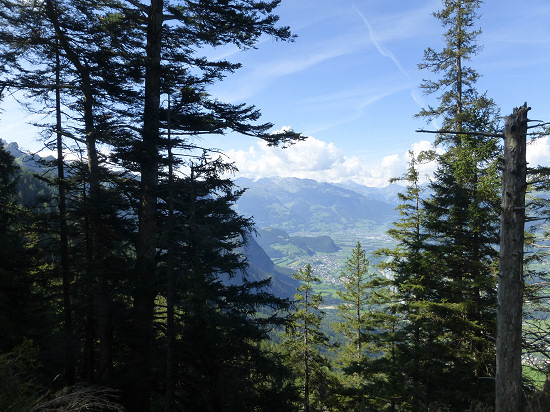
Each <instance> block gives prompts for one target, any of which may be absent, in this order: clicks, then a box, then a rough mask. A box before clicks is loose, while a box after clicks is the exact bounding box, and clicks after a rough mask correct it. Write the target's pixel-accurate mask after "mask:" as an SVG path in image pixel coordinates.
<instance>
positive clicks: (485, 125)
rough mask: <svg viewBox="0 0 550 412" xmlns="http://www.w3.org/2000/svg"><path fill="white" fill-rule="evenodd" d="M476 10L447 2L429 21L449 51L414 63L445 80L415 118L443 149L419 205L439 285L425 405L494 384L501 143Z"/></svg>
mask: <svg viewBox="0 0 550 412" xmlns="http://www.w3.org/2000/svg"><path fill="white" fill-rule="evenodd" d="M479 5H480V1H479V0H461V1H458V2H457V1H450V0H448V1H447V0H446V1H444V2H443V9H442V10H440V11H439V12H437V13H435V14H434V15H435V16H436V17H437V18H438V19H440V20H441V22H442V24H443V26H444V27H446V28H447V29H448V30H447V32H446V33H445V41H446V46H445V48H444V49H443V50H442V51H440V52H436V51H434V50H432V49H427V51H426V52H425V56H424V63H422V64H420V65H419V67H420V68H421V69H430V70H431V71H432V72H434V73H436V74H438V75H440V76H441V77H440V78H439V79H438V80H435V81H429V80H425V81H424V83H423V84H422V87H423V88H424V90H425V91H426V92H427V93H428V94H432V93H437V92H442V93H441V95H439V96H438V101H439V105H438V106H437V107H435V108H434V107H429V108H427V109H424V110H422V111H421V112H420V113H419V114H418V116H421V117H425V118H427V119H428V120H434V119H438V120H441V123H442V132H441V133H440V134H439V135H438V138H437V139H436V144H443V145H444V146H445V148H446V152H445V153H444V154H443V155H441V156H439V157H438V159H437V160H438V168H437V171H436V173H435V176H434V178H433V180H432V183H431V184H430V190H431V192H432V195H431V196H430V198H428V199H426V200H425V201H424V202H423V204H422V207H423V208H424V210H425V212H424V213H425V214H424V217H425V218H424V219H425V220H424V224H423V227H424V230H425V231H426V232H427V233H428V234H429V239H427V242H426V243H425V245H424V247H425V249H426V256H427V257H428V259H429V261H430V263H429V266H428V267H426V268H425V270H426V273H425V274H424V276H428V277H429V278H430V279H432V282H434V284H435V285H436V287H434V288H433V290H432V291H433V295H432V296H427V297H426V299H425V303H424V305H425V307H426V309H427V310H428V312H429V313H430V316H431V317H432V318H433V319H437V320H438V321H437V322H432V323H431V324H430V325H429V328H430V329H431V330H432V332H431V333H434V334H435V335H434V336H433V337H432V342H433V344H434V347H435V349H437V355H436V358H437V360H438V362H437V364H435V365H433V366H434V367H433V373H431V374H430V379H431V380H432V381H434V380H435V381H437V387H433V391H432V392H431V393H430V394H429V395H428V399H427V401H426V404H427V405H429V404H432V405H444V404H451V405H453V407H459V405H469V404H470V403H471V402H473V401H478V402H487V403H491V402H492V395H491V391H492V389H491V386H490V385H485V386H486V388H485V390H484V391H481V392H480V391H479V388H480V387H481V386H480V385H484V384H485V383H487V382H489V380H490V378H491V377H492V376H494V356H495V354H494V351H495V349H494V343H493V336H494V334H495V320H494V307H495V304H496V301H495V298H496V296H495V284H496V276H495V275H496V271H495V265H494V262H495V260H496V257H497V254H496V247H497V244H498V210H499V206H498V205H499V193H498V192H499V189H498V188H499V183H498V165H497V158H498V154H499V153H500V147H499V142H498V140H497V138H492V137H487V135H485V134H484V133H488V134H490V133H494V132H495V129H496V119H497V110H496V108H495V105H494V103H493V102H492V101H491V100H490V99H488V98H487V97H486V96H485V95H480V94H479V93H478V92H477V90H476V89H475V82H476V80H477V78H478V77H479V75H478V74H477V72H476V71H475V70H473V69H472V68H470V67H468V66H466V62H467V61H468V60H469V59H470V58H471V57H472V56H473V55H475V54H476V53H477V51H478V46H477V44H476V38H477V36H478V35H479V34H480V30H477V29H474V28H473V27H474V26H475V24H476V21H477V14H476V11H477V9H478V7H479ZM446 131H447V132H449V133H445V132H446ZM461 132H462V133H461ZM451 342H452V344H451ZM485 386H484V387H485Z"/></svg>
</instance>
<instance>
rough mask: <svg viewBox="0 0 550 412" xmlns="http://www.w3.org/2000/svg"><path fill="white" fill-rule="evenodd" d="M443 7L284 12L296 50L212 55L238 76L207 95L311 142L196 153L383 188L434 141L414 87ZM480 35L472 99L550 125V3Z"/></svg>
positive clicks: (541, 156) (3, 128)
mask: <svg viewBox="0 0 550 412" xmlns="http://www.w3.org/2000/svg"><path fill="white" fill-rule="evenodd" d="M440 7H441V1H440V0H355V1H351V0H283V1H282V3H281V6H280V7H279V8H278V9H277V11H278V14H279V15H280V17H281V24H284V25H289V26H290V27H291V29H292V31H293V32H294V33H295V34H297V35H298V37H297V39H296V40H295V42H293V43H286V42H276V41H273V40H272V39H270V38H265V39H263V40H262V41H261V42H260V43H259V44H258V45H257V46H258V47H257V49H256V50H249V51H245V52H241V51H238V50H236V49H234V48H224V49H219V50H214V51H210V52H209V54H210V55H211V56H215V57H224V58H228V59H229V60H231V61H235V62H241V63H242V64H243V67H242V68H241V69H240V70H238V71H237V72H236V73H234V74H233V75H231V76H229V77H228V78H227V79H225V80H224V81H223V82H222V83H220V84H217V85H216V86H215V87H213V88H212V90H211V91H212V94H213V95H214V96H216V97H217V98H219V99H220V100H222V101H227V102H232V103H241V102H246V103H250V104H254V105H256V106H257V107H258V108H259V109H260V110H261V111H262V114H263V120H265V121H269V122H272V123H274V125H275V129H281V128H283V127H290V128H292V129H294V130H296V131H300V132H302V133H304V134H305V135H308V136H311V138H310V139H308V140H307V141H306V142H303V143H300V144H297V145H295V146H293V147H291V148H289V149H285V150H282V149H270V148H267V147H266V146H265V145H263V144H261V143H259V142H257V141H255V140H254V139H252V138H249V137H239V136H234V135H228V136H223V137H211V138H205V141H204V142H203V144H204V145H206V146H210V147H217V148H220V149H222V150H223V151H225V152H226V153H227V154H228V156H229V158H230V159H231V160H233V161H235V162H236V165H237V166H238V167H239V169H240V173H241V174H242V175H244V176H247V177H257V178H259V177H263V176H270V175H278V176H297V177H309V178H315V179H318V180H328V181H342V180H353V181H356V182H358V183H363V184H367V185H370V186H385V185H386V184H387V181H388V179H389V178H390V177H393V176H397V175H400V174H402V172H403V171H404V169H405V165H406V153H407V151H408V150H410V149H415V150H419V149H421V148H428V147H429V145H430V143H431V141H432V140H433V136H432V135H428V134H419V133H415V130H416V129H419V128H432V129H433V128H434V127H436V126H437V125H427V124H426V123H425V122H424V121H423V120H419V119H415V118H414V114H415V113H417V112H418V111H419V110H420V108H421V107H422V106H424V105H426V104H435V103H436V100H435V97H434V96H424V95H422V94H421V91H420V89H419V84H420V83H421V80H422V78H430V76H431V75H432V74H431V73H429V72H420V71H419V70H418V69H417V64H418V63H420V62H421V61H422V57H423V51H424V49H426V48H427V47H432V48H434V49H435V50H440V49H441V48H442V47H443V37H442V35H443V28H442V27H441V26H440V23H439V21H438V20H437V19H435V18H434V17H433V16H432V12H434V11H436V10H438V9H439V8H440ZM478 26H479V27H480V28H481V29H482V31H483V33H482V34H481V36H480V37H479V44H480V45H481V46H482V50H481V53H480V54H479V55H478V56H475V57H474V58H473V59H472V61H471V62H470V65H471V66H472V67H473V68H475V69H476V70H477V71H478V72H479V73H480V74H481V75H482V78H481V79H480V80H479V81H478V89H479V90H480V91H487V94H488V96H489V97H491V98H493V99H494V100H495V102H496V103H497V104H498V105H499V106H500V107H501V111H502V113H501V114H502V115H507V114H509V113H511V112H512V109H513V108H514V107H516V106H519V105H521V104H523V102H524V101H527V103H528V104H529V105H530V106H531V107H532V111H531V112H530V118H532V119H540V120H544V121H550V100H549V99H548V97H549V96H550V1H548V0H525V1H523V2H518V1H517V0H516V1H512V0H498V1H497V0H487V1H486V2H485V3H484V4H482V6H481V9H480V19H479V21H478ZM5 106H6V105H5ZM9 106H10V105H9V104H8V105H7V106H6V108H7V109H9V110H7V111H6V112H5V113H3V114H0V133H1V137H2V138H3V139H4V140H8V141H17V142H18V143H19V144H20V145H21V146H22V147H24V148H29V149H36V147H37V146H36V142H35V141H34V137H33V135H34V133H35V132H34V131H32V130H31V129H29V128H28V127H25V125H24V122H25V119H24V118H23V116H24V113H23V112H21V111H18V110H12V109H10V107H9ZM529 157H530V159H529V160H530V162H531V164H533V163H541V164H548V163H549V162H548V160H550V143H549V142H548V139H547V138H543V139H541V140H540V141H538V142H536V143H535V144H534V145H532V147H530V150H529ZM426 172H427V171H426Z"/></svg>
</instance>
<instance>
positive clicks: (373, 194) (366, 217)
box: [235, 178, 402, 234]
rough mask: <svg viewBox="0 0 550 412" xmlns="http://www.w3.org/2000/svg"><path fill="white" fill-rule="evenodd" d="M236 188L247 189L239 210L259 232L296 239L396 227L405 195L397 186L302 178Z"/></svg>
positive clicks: (242, 184) (247, 182)
mask: <svg viewBox="0 0 550 412" xmlns="http://www.w3.org/2000/svg"><path fill="white" fill-rule="evenodd" d="M235 183H236V184H237V186H239V187H241V188H246V191H245V193H244V194H243V195H242V196H241V198H240V199H239V201H238V202H237V204H236V206H235V208H236V210H237V211H238V212H239V213H241V214H243V215H245V216H252V217H253V219H254V222H255V223H256V226H258V227H259V228H263V227H275V228H279V229H283V230H285V231H286V232H288V233H290V234H293V233H297V232H307V233H314V232H320V233H331V232H332V231H334V230H349V229H352V228H353V227H355V226H356V225H357V223H358V222H360V221H371V222H375V223H376V224H385V223H387V222H391V221H393V220H394V217H395V205H396V203H395V201H394V200H395V199H396V193H397V192H399V191H401V190H402V188H401V187H399V186H397V185H391V186H388V187H387V188H384V189H377V188H367V187H364V186H359V185H355V184H352V183H349V184H334V183H327V182H318V181H315V180H311V179H298V178H262V179H258V180H252V179H247V178H238V179H236V180H235ZM351 188H354V189H353V190H352V189H351ZM360 192H362V193H360Z"/></svg>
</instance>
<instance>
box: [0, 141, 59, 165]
mask: <svg viewBox="0 0 550 412" xmlns="http://www.w3.org/2000/svg"><path fill="white" fill-rule="evenodd" d="M0 141H1V142H2V144H3V145H4V149H5V150H6V151H7V152H8V153H10V154H11V155H12V156H13V157H15V161H16V163H17V164H18V165H19V166H23V167H25V168H26V169H28V170H29V171H30V172H33V173H41V172H44V171H45V169H44V166H43V164H44V163H45V162H51V161H53V160H55V158H54V157H53V156H47V157H40V156H39V155H31V154H28V153H25V152H23V151H21V150H20V149H19V145H18V144H17V143H15V142H11V143H8V142H6V141H5V140H2V139H0Z"/></svg>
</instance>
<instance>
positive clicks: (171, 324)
mask: <svg viewBox="0 0 550 412" xmlns="http://www.w3.org/2000/svg"><path fill="white" fill-rule="evenodd" d="M170 109H171V107H170V95H168V113H167V123H168V228H167V234H166V237H167V240H168V245H167V247H166V248H167V252H166V253H167V257H166V399H165V407H164V410H165V412H172V411H173V409H174V394H175V387H176V383H175V372H176V359H175V351H176V331H175V328H176V325H175V314H174V300H175V289H176V282H175V275H174V242H175V239H174V156H173V155H172V140H171V136H170V133H171V130H170Z"/></svg>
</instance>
